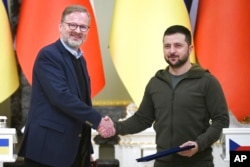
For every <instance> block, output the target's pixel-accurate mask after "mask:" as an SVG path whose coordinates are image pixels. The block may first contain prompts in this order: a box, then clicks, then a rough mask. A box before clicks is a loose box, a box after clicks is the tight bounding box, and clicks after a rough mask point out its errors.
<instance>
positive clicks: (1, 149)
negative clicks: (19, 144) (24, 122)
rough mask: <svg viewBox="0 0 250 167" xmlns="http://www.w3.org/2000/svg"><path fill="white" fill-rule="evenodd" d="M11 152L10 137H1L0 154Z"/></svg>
mask: <svg viewBox="0 0 250 167" xmlns="http://www.w3.org/2000/svg"><path fill="white" fill-rule="evenodd" d="M6 154H9V139H0V155H6Z"/></svg>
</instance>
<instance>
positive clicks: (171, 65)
mask: <svg viewBox="0 0 250 167" xmlns="http://www.w3.org/2000/svg"><path fill="white" fill-rule="evenodd" d="M188 59H189V56H185V57H184V58H183V59H180V60H178V62H177V63H176V64H172V63H171V62H170V61H169V60H167V59H166V62H167V63H168V64H169V66H170V67H172V68H179V67H181V66H183V65H184V64H185V63H186V62H187V61H188Z"/></svg>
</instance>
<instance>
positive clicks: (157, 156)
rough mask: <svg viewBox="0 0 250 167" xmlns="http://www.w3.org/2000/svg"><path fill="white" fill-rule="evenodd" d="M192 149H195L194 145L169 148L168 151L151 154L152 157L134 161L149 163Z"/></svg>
mask: <svg viewBox="0 0 250 167" xmlns="http://www.w3.org/2000/svg"><path fill="white" fill-rule="evenodd" d="M194 147H195V145H190V146H185V147H174V148H171V149H169V150H165V151H162V152H158V153H156V154H152V155H148V156H145V157H142V158H138V159H136V161H137V162H146V161H151V160H153V159H156V158H160V157H163V156H167V155H170V154H174V153H177V152H181V151H185V150H189V149H191V148H194Z"/></svg>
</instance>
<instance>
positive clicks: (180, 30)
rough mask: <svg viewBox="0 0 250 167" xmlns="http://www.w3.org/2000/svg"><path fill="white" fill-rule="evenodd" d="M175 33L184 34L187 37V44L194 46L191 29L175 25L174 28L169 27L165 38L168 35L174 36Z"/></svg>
mask: <svg viewBox="0 0 250 167" xmlns="http://www.w3.org/2000/svg"><path fill="white" fill-rule="evenodd" d="M175 33H181V34H184V35H185V37H186V39H185V41H186V42H187V44H188V45H191V44H192V37H191V32H190V31H189V29H187V28H186V27H184V26H182V25H173V26H170V27H168V28H167V29H166V30H165V32H164V35H163V37H165V36H166V35H172V34H175Z"/></svg>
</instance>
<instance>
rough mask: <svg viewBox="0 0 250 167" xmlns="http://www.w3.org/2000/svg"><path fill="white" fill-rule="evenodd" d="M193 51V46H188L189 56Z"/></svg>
mask: <svg viewBox="0 0 250 167" xmlns="http://www.w3.org/2000/svg"><path fill="white" fill-rule="evenodd" d="M193 49H194V46H193V45H190V46H189V48H188V52H189V54H191V53H192V51H193Z"/></svg>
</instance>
